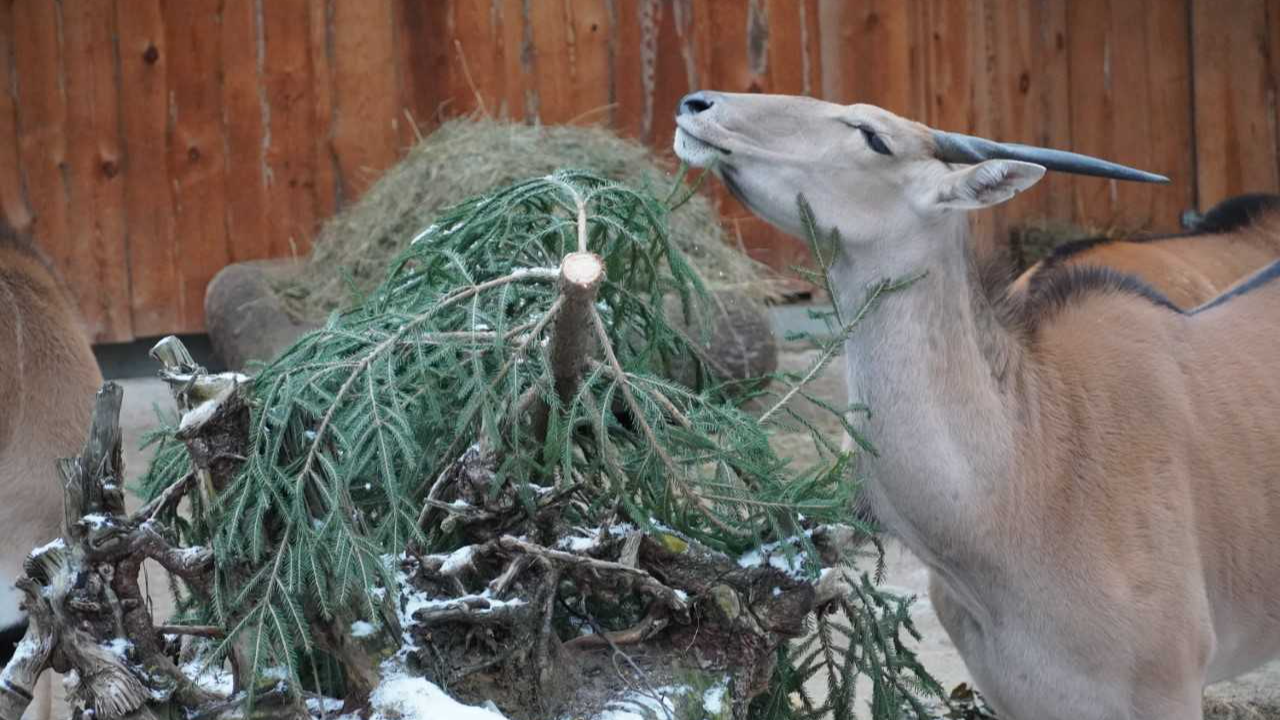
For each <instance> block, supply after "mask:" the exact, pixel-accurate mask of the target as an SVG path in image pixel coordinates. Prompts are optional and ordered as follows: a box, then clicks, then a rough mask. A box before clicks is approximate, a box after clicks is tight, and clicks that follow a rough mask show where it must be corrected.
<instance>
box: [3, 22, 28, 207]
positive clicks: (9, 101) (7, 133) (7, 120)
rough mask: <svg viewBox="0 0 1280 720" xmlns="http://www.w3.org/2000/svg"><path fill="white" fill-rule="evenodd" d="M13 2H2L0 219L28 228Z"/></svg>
mask: <svg viewBox="0 0 1280 720" xmlns="http://www.w3.org/2000/svg"><path fill="white" fill-rule="evenodd" d="M13 28H14V25H13V4H12V3H9V2H0V219H2V220H4V221H5V222H7V223H8V224H9V226H10V227H12V228H15V229H18V230H22V231H25V230H27V228H28V227H29V226H30V225H31V208H29V207H27V196H26V189H25V188H24V187H23V182H22V167H21V165H20V163H19V160H18V104H17V102H16V100H17V98H15V97H14V94H13V90H12V88H13V82H12V81H13V80H14V78H15V75H14V68H13Z"/></svg>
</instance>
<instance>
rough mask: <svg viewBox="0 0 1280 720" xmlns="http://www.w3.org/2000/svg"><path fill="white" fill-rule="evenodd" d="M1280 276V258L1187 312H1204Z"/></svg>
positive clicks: (1193, 313) (1191, 313)
mask: <svg viewBox="0 0 1280 720" xmlns="http://www.w3.org/2000/svg"><path fill="white" fill-rule="evenodd" d="M1278 277H1280V260H1276V261H1275V262H1272V263H1271V264H1270V265H1268V266H1266V267H1264V268H1262V269H1261V270H1259V271H1257V272H1255V273H1254V274H1253V275H1252V276H1251V277H1250V278H1249V279H1248V280H1246V281H1244V282H1242V283H1240V284H1239V285H1237V286H1235V287H1234V288H1232V289H1231V290H1228V291H1227V292H1225V293H1223V294H1221V295H1219V296H1218V297H1216V298H1214V299H1212V300H1210V301H1209V302H1207V303H1205V304H1203V305H1201V306H1200V307H1197V308H1195V309H1193V310H1192V311H1191V312H1189V313H1187V314H1188V315H1195V314H1196V313H1200V312H1204V311H1205V310H1209V309H1212V308H1215V307H1218V306H1219V305H1222V304H1223V303H1225V302H1227V301H1229V300H1231V299H1232V298H1238V297H1240V296H1241V295H1247V294H1249V293H1250V292H1253V291H1254V290H1257V289H1258V288H1260V287H1262V286H1263V285H1266V284H1267V283H1269V282H1271V281H1272V280H1275V279H1276V278H1278Z"/></svg>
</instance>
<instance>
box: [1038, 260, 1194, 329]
mask: <svg viewBox="0 0 1280 720" xmlns="http://www.w3.org/2000/svg"><path fill="white" fill-rule="evenodd" d="M1098 292H1113V293H1126V294H1129V295H1136V296H1138V297H1141V298H1145V299H1147V300H1149V301H1150V302H1151V303H1153V304H1155V305H1158V306H1160V307H1163V308H1166V309H1168V310H1172V311H1173V312H1176V313H1178V314H1182V310H1181V309H1180V308H1179V307H1178V306H1177V305H1174V304H1173V302H1172V301H1170V300H1169V298H1167V297H1165V296H1164V295H1163V294H1162V293H1161V292H1160V291H1159V290H1156V289H1155V288H1153V287H1151V286H1150V285H1148V284H1146V283H1145V282H1143V281H1142V280H1140V279H1139V278H1138V277H1137V276H1135V275H1130V274H1128V273H1122V272H1119V271H1117V270H1114V269H1112V268H1108V267H1100V266H1097V265H1071V266H1067V267H1061V268H1057V269H1055V270H1054V272H1049V273H1037V274H1036V275H1035V276H1034V277H1032V279H1031V287H1030V293H1029V297H1028V298H1027V307H1026V313H1027V316H1028V319H1029V320H1031V321H1032V323H1033V324H1035V323H1038V322H1042V321H1043V320H1045V319H1046V318H1049V317H1052V316H1053V315H1055V314H1057V313H1058V312H1059V311H1061V310H1062V309H1064V308H1066V307H1067V306H1069V305H1071V304H1072V303H1074V302H1077V301H1079V300H1080V299H1082V298H1084V297H1085V296H1087V295H1092V294H1094V293H1098Z"/></svg>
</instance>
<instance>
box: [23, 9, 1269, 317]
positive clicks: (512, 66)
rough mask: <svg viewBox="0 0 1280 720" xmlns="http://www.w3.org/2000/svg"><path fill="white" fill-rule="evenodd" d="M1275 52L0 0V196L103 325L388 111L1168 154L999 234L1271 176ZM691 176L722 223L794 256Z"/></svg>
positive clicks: (1208, 196) (258, 251)
mask: <svg viewBox="0 0 1280 720" xmlns="http://www.w3.org/2000/svg"><path fill="white" fill-rule="evenodd" d="M459 50H461V52H460V51H459ZM464 59H465V62H464ZM1278 79H1280V0H1233V2H1231V3H1225V4H1223V3H1217V2H1213V1H1212V0H1070V1H1069V0H964V1H963V2H958V1H952V0H732V1H730V0H725V1H723V2H722V1H720V0H430V1H426V0H76V2H74V3H71V2H67V0H63V1H62V2H52V1H48V2H46V1H43V0H0V82H4V83H5V85H4V87H3V89H0V215H2V216H3V217H4V218H5V219H7V220H8V221H9V222H10V223H12V224H14V225H16V226H18V227H20V228H28V229H30V230H31V231H32V233H33V234H34V237H35V238H36V240H37V242H38V243H39V244H40V245H41V246H42V247H43V248H45V249H46V250H47V251H48V252H49V254H50V255H51V256H52V258H53V259H54V261H55V262H56V263H57V264H58V266H59V268H61V270H62V271H63V273H64V274H65V275H66V276H67V278H68V281H69V282H70V284H71V285H72V286H73V287H74V288H76V292H77V293H78V297H79V300H80V305H81V308H82V310H83V312H84V315H85V317H86V318H87V319H88V320H89V323H90V325H91V326H92V329H93V331H94V333H95V336H96V337H97V338H98V339H99V340H108V339H111V340H122V339H128V338H129V337H130V336H150V335H157V334H160V333H167V332H175V331H178V332H182V331H195V330H199V329H201V328H202V327H203V317H202V308H203V302H202V299H203V292H204V285H205V283H206V282H207V281H208V278H209V277H211V276H212V275H213V274H214V273H216V272H217V271H218V270H219V269H221V267H222V266H223V265H225V264H226V263H227V262H231V261H236V260H243V259H248V258H256V257H273V256H287V255H291V254H294V253H302V252H305V251H306V249H307V247H308V245H309V242H310V239H311V238H312V237H313V236H314V234H315V231H316V229H317V227H318V225H319V223H321V222H322V221H323V220H324V219H326V218H328V217H330V216H332V215H333V214H334V213H335V212H337V211H338V210H340V209H341V208H342V207H344V206H347V205H349V204H350V203H351V202H353V201H355V200H357V199H358V198H359V197H360V195H361V194H362V193H363V192H364V190H365V189H366V188H368V186H369V185H370V184H371V183H372V182H374V181H375V180H376V179H377V178H378V177H379V176H380V175H381V174H382V173H383V171H385V170H386V169H387V168H388V167H389V166H390V165H392V164H393V163H394V162H396V161H397V160H398V159H399V158H400V157H401V154H402V152H403V150H404V149H405V148H406V147H407V146H408V145H409V144H411V143H412V142H414V141H416V139H417V137H418V136H417V134H416V130H415V128H414V126H413V125H412V124H411V121H410V120H409V118H410V117H412V118H413V119H414V120H415V121H416V122H417V123H418V124H419V125H420V126H421V127H422V129H423V130H424V131H430V130H431V129H433V128H434V127H435V126H436V125H437V124H438V123H439V122H440V121H441V120H443V119H445V118H448V117H452V116H456V115H458V114H461V113H468V112H472V111H484V112H487V113H488V114H490V115H493V116H496V117H506V118H510V119H514V120H522V121H529V122H543V123H559V122H587V123H594V122H602V123H606V124H608V125H609V126H610V127H612V128H613V129H614V130H616V131H618V132H619V133H621V134H623V135H626V136H629V137H633V138H637V139H640V140H642V141H643V142H645V143H647V144H648V145H649V146H650V147H651V148H652V150H653V151H654V153H655V155H657V156H659V157H660V158H662V159H664V160H666V161H670V160H672V157H671V155H672V153H671V140H672V135H673V132H674V117H673V115H674V111H675V107H676V104H677V103H678V101H679V99H680V97H681V96H682V95H684V94H685V93H686V92H689V91H690V90H694V89H700V88H706V89H713V90H725V91H732V92H775V93H796V94H809V95H815V96H820V97H825V98H827V99H830V100H834V101H837V102H845V103H849V102H871V103H875V104H879V105H883V106H885V107H887V108H889V109H891V110H893V111H895V112H898V113H901V114H903V115H905V116H907V117H910V118H913V119H918V120H921V121H924V122H926V123H928V124H930V125H933V126H935V127H938V128H941V129H946V130H955V131H961V132H970V133H976V134H980V135H988V136H991V137H994V138H996V139H1000V140H1007V141H1018V142H1030V143H1034V144H1038V145H1044V146H1049V147H1056V148H1063V149H1071V150H1077V151H1080V152H1086V153H1090V154H1094V155H1099V156H1102V157H1105V158H1108V159H1112V160H1117V161H1119V162H1124V163H1128V164H1132V165H1136V166H1138V167H1142V168H1144V169H1149V170H1153V171H1155V172H1160V173H1163V174H1166V175H1168V176H1170V177H1171V178H1173V180H1174V182H1173V183H1172V184H1171V185H1167V186H1153V185H1140V184H1135V183H1116V182H1110V181H1105V180H1099V179H1094V178H1081V177H1073V176H1068V175H1063V174H1056V173H1051V174H1050V175H1049V176H1048V177H1047V178H1045V179H1044V180H1043V181H1041V183H1040V184H1039V185H1038V186H1037V187H1035V188H1034V189H1032V191H1030V192H1029V193H1027V194H1026V195H1024V196H1022V197H1019V198H1018V199H1017V200H1016V201H1015V202H1013V203H1010V204H1008V205H1006V206H1004V207H1002V208H1000V209H999V210H998V211H996V212H993V213H987V214H983V218H984V222H986V221H989V222H988V224H989V225H991V227H993V228H994V232H993V234H992V237H993V238H995V239H997V240H998V239H999V238H1000V237H1001V234H1002V233H1003V232H1004V230H1003V228H1004V227H1006V226H1007V225H1008V224H1010V223H1018V222H1026V221H1032V220H1036V219H1039V218H1045V217H1047V218H1056V219H1060V220H1075V221H1076V222H1078V223H1082V224H1085V225H1093V226H1115V227H1124V228H1130V229H1138V228H1152V229H1173V228H1175V227H1176V225H1177V220H1178V215H1179V213H1181V212H1182V211H1183V210H1184V209H1186V208H1188V207H1191V206H1197V205H1198V206H1199V207H1200V208H1201V209H1204V208H1207V207H1208V206H1210V205H1212V204H1214V203H1216V202H1218V201H1219V200H1221V199H1223V198H1225V197H1227V196H1228V195H1231V194H1235V193H1240V192H1256V191H1272V192H1275V191H1277V190H1280V159H1278V158H1277V152H1278V150H1280V122H1278V120H1277V107H1276V98H1275V94H1276V87H1277V81H1278ZM73 97H74V99H75V102H74V103H72V102H71V101H70V99H71V98H73ZM708 189H709V192H710V193H711V194H712V196H713V197H714V198H715V199H716V200H717V201H718V202H719V203H720V207H721V211H722V216H723V217H724V218H725V220H726V222H727V224H728V227H729V231H730V235H731V236H732V237H733V238H734V242H739V243H741V245H742V246H743V247H744V248H745V249H746V250H747V251H748V252H750V253H751V254H752V255H754V256H755V257H758V258H760V259H761V260H764V261H765V262H767V263H769V264H771V265H774V266H775V267H780V268H785V267H787V266H790V265H793V264H797V263H804V262H807V260H808V258H807V251H806V250H805V249H804V246H803V244H802V243H800V242H799V241H797V240H795V239H793V238H788V237H785V236H783V235H782V234H781V233H779V232H778V231H776V230H774V229H773V228H771V227H770V226H768V225H766V224H765V223H763V221H760V220H759V219H758V218H755V217H754V215H752V214H751V213H749V212H747V211H746V210H745V209H744V208H743V207H742V206H741V205H739V204H738V203H737V202H736V201H733V200H732V199H731V198H729V197H728V196H727V194H726V193H725V192H724V189H723V187H722V186H721V185H720V184H719V183H714V182H713V183H710V184H709V185H708Z"/></svg>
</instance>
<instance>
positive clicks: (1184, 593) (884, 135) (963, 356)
mask: <svg viewBox="0 0 1280 720" xmlns="http://www.w3.org/2000/svg"><path fill="white" fill-rule="evenodd" d="M676 120H677V125H678V127H679V130H678V132H677V135H676V139H675V147H676V151H677V153H678V154H679V155H680V157H681V158H682V159H684V160H685V161H687V162H689V163H690V164H692V165H695V166H713V167H714V168H715V172H716V173H717V174H718V175H719V176H720V177H721V178H722V180H723V181H724V182H725V184H726V186H728V187H729V189H730V190H731V192H733V193H734V194H735V195H736V196H737V197H738V198H739V199H740V200H741V201H742V202H743V203H744V204H745V205H746V206H748V207H749V208H751V210H752V211H753V212H755V213H756V214H757V215H759V216H761V217H763V218H765V219H766V220H768V221H770V222H771V223H773V224H775V225H777V226H778V227H780V228H782V229H783V230H784V231H787V232H789V233H791V234H794V235H797V236H799V237H804V228H803V225H802V223H801V219H800V213H799V210H798V206H797V196H801V195H802V196H803V197H804V198H805V200H807V202H808V204H809V205H810V207H811V208H812V210H813V213H814V216H815V219H816V223H817V229H818V230H819V231H820V232H822V233H823V234H824V236H825V235H827V234H829V233H831V232H832V231H833V230H835V231H838V232H839V237H840V252H839V255H838V256H837V258H836V260H835V261H834V263H833V265H832V266H831V267H830V268H829V274H830V277H831V281H832V285H833V286H834V287H835V290H836V292H837V293H838V295H839V296H838V297H837V298H836V301H837V302H839V303H840V304H841V305H842V306H843V307H844V308H845V310H846V312H848V313H852V312H853V311H854V310H856V309H857V307H858V305H859V304H860V302H861V299H862V297H863V293H864V292H865V290H866V288H867V287H868V286H870V285H872V284H873V283H877V282H879V281H882V280H884V279H901V278H908V277H915V276H919V275H920V274H921V273H924V275H923V276H922V277H921V278H920V279H919V280H917V281H916V282H915V283H914V284H911V285H910V286H908V287H906V288H905V289H902V290H899V291H896V292H893V293H890V294H888V295H886V296H883V297H882V299H881V302H880V305H879V306H878V307H877V309H876V310H875V311H874V312H872V313H871V314H869V315H868V316H866V317H865V319H864V321H863V322H862V323H861V324H860V325H859V326H858V327H857V328H856V329H855V330H854V331H853V333H852V334H851V336H850V337H849V339H848V340H847V344H846V348H845V350H846V359H847V362H848V378H847V379H848V384H849V394H850V399H851V400H852V399H857V400H859V401H861V402H865V403H866V404H867V405H869V406H870V407H871V409H872V413H871V415H870V416H869V417H864V416H861V415H859V416H858V423H859V424H860V425H861V431H862V432H864V433H865V434H866V436H867V437H868V438H869V439H870V440H871V442H872V443H873V444H875V445H876V447H877V450H878V451H879V452H878V453H877V454H876V455H874V456H873V455H870V454H860V455H858V456H857V462H858V463H859V465H860V470H861V471H862V474H863V475H864V476H865V477H866V478H867V486H866V487H867V497H868V499H869V502H870V504H871V510H872V511H873V512H874V513H875V515H876V517H877V518H878V519H879V521H880V522H881V524H882V525H883V526H884V527H885V529H886V530H888V531H889V532H890V533H891V534H892V535H894V536H896V537H897V538H898V539H899V540H900V541H901V542H902V543H903V544H904V545H905V546H906V547H907V548H909V549H910V550H911V551H912V552H913V553H914V554H916V555H917V556H918V557H920V558H921V560H922V561H923V562H924V563H925V564H926V565H927V566H928V568H929V570H930V593H929V595H930V600H931V602H932V604H933V606H934V608H935V610H936V612H937V614H938V616H939V618H940V620H941V621H942V623H943V625H944V627H945V628H946V630H947V632H948V634H949V635H950V636H951V638H952V640H953V641H954V643H955V645H956V647H957V648H958V650H959V651H960V653H961V655H962V656H963V658H964V661H965V663H966V665H967V667H968V668H969V671H970V673H971V674H972V675H973V677H974V680H975V682H976V683H977V685H978V687H979V688H980V689H981V690H982V692H983V693H984V695H986V697H987V698H988V700H989V701H990V702H991V704H992V706H993V707H994V708H995V709H996V711H997V713H998V714H999V715H1000V716H1001V717H1002V718H1005V719H1006V720H1016V719H1022V720H1048V719H1053V718H1062V719H1064V720H1065V719H1067V718H1070V719H1072V720H1086V719H1096V720H1102V719H1104V718H1105V719H1108V720H1113V719H1120V718H1125V719H1135V720H1137V719H1143V720H1145V719H1148V718H1149V719H1153V720H1154V719H1156V718H1160V719H1166V718H1167V719H1170V720H1176V719H1182V720H1187V719H1191V718H1201V717H1202V714H1201V696H1202V690H1203V687H1204V685H1205V684H1207V683H1210V682H1214V681H1217V680H1221V679H1225V678H1228V677H1232V676H1234V675H1237V674H1239V673H1242V672H1245V671H1247V670H1249V669H1251V668H1253V667H1256V666H1257V665H1259V664H1261V663H1263V662H1265V661H1266V660H1268V659H1270V658H1273V657H1276V656H1277V655H1280V552H1277V551H1276V547H1275V537H1276V528H1280V441H1278V440H1280V372H1277V370H1276V367H1275V366H1276V362H1277V359H1280V283H1277V282H1267V281H1268V280H1269V279H1271V278H1273V277H1275V276H1276V275H1280V263H1273V264H1271V265H1269V266H1267V267H1266V268H1264V269H1263V270H1261V271H1259V272H1258V273H1256V274H1254V275H1252V276H1250V277H1248V278H1246V279H1245V280H1243V281H1242V282H1241V283H1240V284H1238V285H1237V286H1236V287H1235V288H1233V289H1232V290H1231V291H1230V292H1228V293H1226V294H1224V295H1222V296H1220V297H1218V298H1217V299H1215V300H1214V301H1212V302H1210V303H1207V304H1206V305H1204V306H1201V307H1199V308H1197V309H1196V310H1194V311H1190V312H1184V311H1182V310H1180V309H1179V308H1177V307H1176V306H1175V305H1174V304H1173V303H1170V302H1169V301H1168V299H1167V298H1165V297H1163V296H1162V295H1160V294H1159V293H1158V292H1156V291H1155V290H1153V289H1152V288H1150V287H1149V286H1147V285H1145V284H1143V283H1142V282H1141V281H1139V280H1137V279H1136V278H1134V277H1132V276H1128V275H1123V274H1120V273H1118V272H1116V271H1114V270H1109V269H1106V268H1096V267H1093V268H1090V267H1075V268H1069V269H1064V270H1063V271H1061V272H1057V273H1052V274H1051V275H1050V276H1048V277H1046V278H1045V282H1044V283H1039V284H1033V285H1032V286H1031V287H1030V289H1029V292H1026V293H1006V292H1005V290H1006V289H1007V287H1006V286H1005V285H1004V284H999V283H994V282H992V281H991V280H990V278H991V277H992V274H991V273H990V272H988V270H989V268H985V267H984V266H983V265H982V264H981V263H979V262H977V260H975V258H974V256H973V253H972V251H971V243H970V237H969V235H970V229H969V221H968V217H967V215H966V213H967V212H968V211H970V210H975V209H979V208H985V207H989V206H992V205H995V204H998V203H1000V202H1004V201H1006V200H1008V199H1010V198H1011V197H1013V196H1014V195H1016V194H1017V193H1018V192H1020V191H1022V190H1024V189H1026V188H1027V187H1030V186H1031V185H1033V184H1034V183H1035V182H1036V181H1038V180H1039V179H1040V178H1041V177H1042V176H1043V173H1044V172H1045V170H1046V168H1050V169H1058V170H1064V171H1068V172H1076V173H1083V174H1092V175H1101V176H1104V177H1112V178H1119V179H1126V180H1138V181H1164V180H1165V178H1162V177H1160V176H1157V175H1152V174H1150V173H1144V172H1141V171H1137V170H1133V169H1131V168H1125V167H1123V166H1118V165H1115V164H1112V163H1107V162H1105V161H1101V160H1096V159H1092V158H1087V157H1083V156H1079V155H1075V154H1071V153H1063V152H1059V151H1052V150H1043V149H1037V148H1027V147H1025V146H1016V145H1003V144H998V143H992V142H990V141H984V140H980V139H977V138H969V137H966V136H957V135H952V134H949V133H942V132H937V131H934V130H932V129H930V128H928V127H926V126H924V125H921V124H919V123H915V122H911V121H909V120H906V119H903V118H900V117H898V116H896V115H893V114H892V113H889V112H887V111H885V110H883V109H880V108H877V107H874V106H870V105H852V106H842V105H836V104H832V103H827V102H822V101H819V100H815V99H811V98H803V97H790V96H777V95H741V94H726V93H707V92H699V93H695V94H692V95H689V96H686V97H685V98H684V99H683V100H682V102H681V105H680V108H679V111H678V115H677V118H676Z"/></svg>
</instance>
